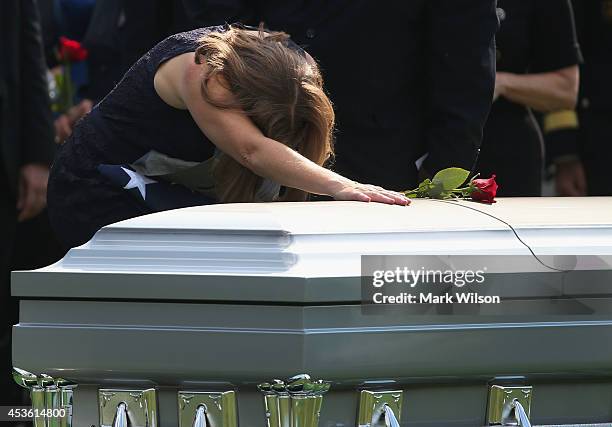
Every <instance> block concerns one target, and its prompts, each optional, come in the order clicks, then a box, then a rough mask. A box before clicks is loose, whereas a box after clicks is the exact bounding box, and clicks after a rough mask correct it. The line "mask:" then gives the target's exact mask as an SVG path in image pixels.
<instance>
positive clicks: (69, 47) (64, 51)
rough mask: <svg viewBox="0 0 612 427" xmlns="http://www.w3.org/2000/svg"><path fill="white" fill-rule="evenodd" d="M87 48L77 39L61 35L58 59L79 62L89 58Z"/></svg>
mask: <svg viewBox="0 0 612 427" xmlns="http://www.w3.org/2000/svg"><path fill="white" fill-rule="evenodd" d="M87 54H88V52H87V49H85V48H84V47H83V45H82V44H81V43H79V42H78V41H76V40H71V39H69V38H67V37H60V46H59V50H58V59H59V60H60V61H62V62H78V61H83V60H85V59H86V58H87Z"/></svg>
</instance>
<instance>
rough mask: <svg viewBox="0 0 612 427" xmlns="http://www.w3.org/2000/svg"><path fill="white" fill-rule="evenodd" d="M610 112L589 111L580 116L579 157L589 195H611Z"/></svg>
mask: <svg viewBox="0 0 612 427" xmlns="http://www.w3.org/2000/svg"><path fill="white" fill-rule="evenodd" d="M611 117H612V112H610V111H602V112H596V111H589V112H587V113H585V114H582V115H581V116H580V142H581V157H582V159H583V162H584V169H585V173H586V178H587V191H588V194H589V196H612V169H611V167H610V160H611V159H612V121H611V120H610V118H611Z"/></svg>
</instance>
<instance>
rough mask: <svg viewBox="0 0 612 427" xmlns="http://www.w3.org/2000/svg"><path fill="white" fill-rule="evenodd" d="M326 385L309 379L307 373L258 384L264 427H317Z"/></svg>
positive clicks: (323, 382) (328, 384)
mask: <svg viewBox="0 0 612 427" xmlns="http://www.w3.org/2000/svg"><path fill="white" fill-rule="evenodd" d="M330 386H331V385H330V383H329V382H327V381H323V380H311V378H310V375H308V374H299V375H295V376H293V377H291V378H289V379H287V380H286V381H281V380H277V379H275V380H272V381H271V382H265V383H261V384H259V385H258V388H259V390H260V391H261V392H262V393H263V394H264V405H265V410H266V424H267V426H268V427H317V426H318V424H319V417H320V414H321V406H322V405H323V395H324V394H325V393H327V391H328V390H329V388H330Z"/></svg>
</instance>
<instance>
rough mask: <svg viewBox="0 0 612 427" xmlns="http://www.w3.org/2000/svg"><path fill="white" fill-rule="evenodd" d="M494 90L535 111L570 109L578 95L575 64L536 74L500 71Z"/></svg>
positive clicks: (574, 104) (497, 93) (576, 67)
mask: <svg viewBox="0 0 612 427" xmlns="http://www.w3.org/2000/svg"><path fill="white" fill-rule="evenodd" d="M495 93H496V95H499V96H504V97H506V98H508V99H509V100H510V101H513V102H516V103H517V104H522V105H526V106H527V107H530V108H533V109H534V110H537V111H542V112H548V111H556V110H564V109H573V108H574V107H575V106H576V100H577V98H578V66H577V65H574V66H571V67H566V68H562V69H560V70H556V71H551V72H548V73H537V74H514V73H506V72H502V71H499V72H498V73H497V78H496V82H495Z"/></svg>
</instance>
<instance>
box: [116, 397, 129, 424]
mask: <svg viewBox="0 0 612 427" xmlns="http://www.w3.org/2000/svg"><path fill="white" fill-rule="evenodd" d="M113 427H128V417H127V405H126V404H125V402H121V403H120V404H119V405H117V413H116V414H115V421H114V422H113Z"/></svg>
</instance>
